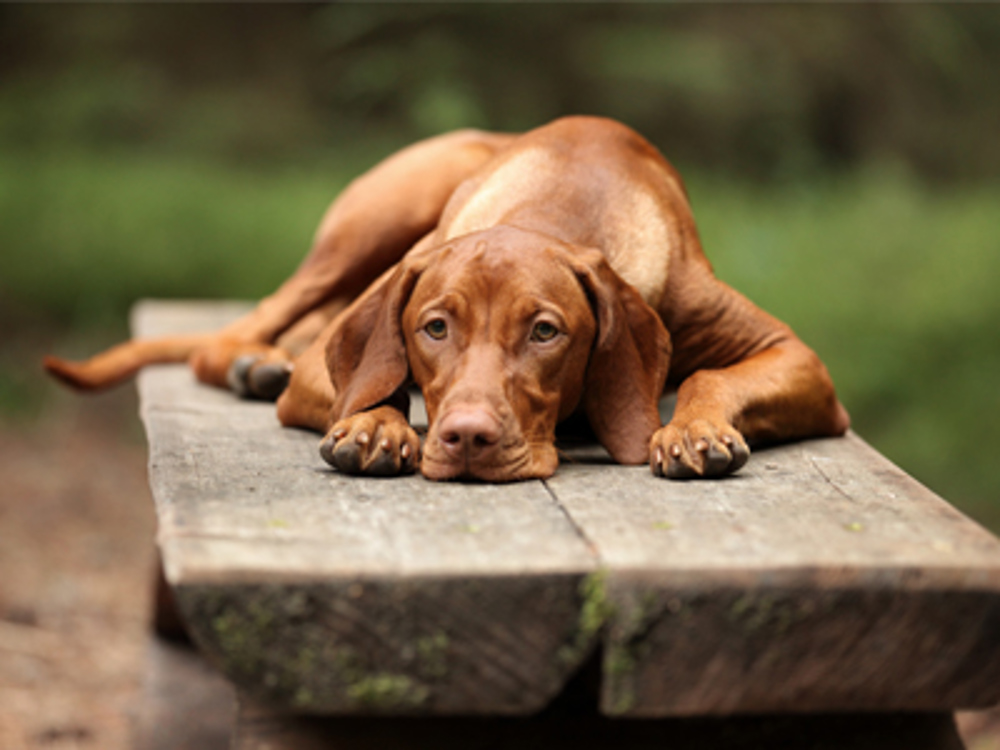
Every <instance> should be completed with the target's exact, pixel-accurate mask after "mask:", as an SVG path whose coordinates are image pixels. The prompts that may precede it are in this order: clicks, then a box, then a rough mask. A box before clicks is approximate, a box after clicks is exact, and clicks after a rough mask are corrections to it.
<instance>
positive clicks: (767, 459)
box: [136, 304, 1000, 717]
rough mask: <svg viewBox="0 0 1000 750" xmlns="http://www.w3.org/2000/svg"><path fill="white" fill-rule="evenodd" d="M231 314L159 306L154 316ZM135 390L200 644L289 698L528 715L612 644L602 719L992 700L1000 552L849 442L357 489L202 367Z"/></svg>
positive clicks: (167, 550) (164, 522)
mask: <svg viewBox="0 0 1000 750" xmlns="http://www.w3.org/2000/svg"><path fill="white" fill-rule="evenodd" d="M238 309H239V308H237V307H225V308H220V307H215V306H207V307H205V306H185V305H162V304H161V305H152V306H150V305H147V306H145V307H141V308H140V309H139V312H138V313H137V317H136V326H137V329H138V330H140V331H141V332H142V333H144V334H148V335H152V334H154V333H160V332H164V331H165V330H167V329H171V330H177V329H186V330H192V329H195V328H201V327H202V326H204V327H209V328H210V327H215V326H217V325H219V324H220V323H222V322H224V320H225V319H226V318H228V317H229V316H232V315H233V314H235V312H236V311H238ZM140 391H141V393H142V403H143V415H144V420H145V422H146V425H147V430H148V433H149V436H150V446H151V481H152V484H153V488H154V496H155V497H156V502H157V508H158V513H159V517H160V544H161V548H162V551H163V556H164V561H165V565H166V569H167V574H168V577H169V579H170V581H171V583H173V584H174V586H175V587H176V589H177V592H178V595H179V598H180V601H181V606H182V607H183V608H184V609H185V610H186V612H187V615H188V617H189V620H190V622H191V624H192V626H193V628H194V630H195V635H196V637H197V638H198V639H199V641H200V642H201V643H202V645H203V646H204V647H205V649H206V650H207V651H208V652H209V654H214V656H215V658H216V660H217V661H218V662H219V663H220V664H221V665H222V666H223V668H224V669H225V670H226V671H227V673H228V674H229V675H230V676H232V677H234V678H235V679H237V680H238V681H239V684H240V685H241V686H242V687H243V689H244V690H246V691H249V692H250V693H253V694H254V695H256V696H258V697H260V698H264V699H266V700H269V701H271V702H274V703H277V704H278V705H284V706H286V707H291V708H295V709H298V710H304V711H311V712H337V713H357V712H362V713H364V712H375V713H377V712H384V713H406V712H410V713H440V714H447V713H510V714H516V713H528V712H531V711H534V710H537V709H539V708H541V707H542V706H544V705H546V703H547V702H548V701H549V700H551V698H552V696H553V695H555V693H556V692H558V690H559V688H560V686H561V685H562V684H563V683H565V681H566V680H567V679H568V678H569V676H570V675H571V674H572V673H573V671H574V670H575V669H576V668H577V667H578V666H579V665H580V664H581V663H582V662H583V660H584V659H585V658H586V657H587V655H588V654H589V653H591V651H592V649H593V647H594V644H595V641H596V639H597V637H600V638H602V639H603V643H604V650H603V653H604V664H603V670H604V677H603V682H602V687H601V690H602V697H601V701H602V706H603V710H604V711H605V712H606V713H611V714H619V715H624V716H647V717H649V716H671V715H694V714H713V713H714V714H725V713H734V712H778V711H805V710H816V711H821V710H822V711H829V710H837V711H843V710H866V711H870V710H926V711H936V710H947V709H953V708H956V707H974V706H983V705H987V704H990V703H992V702H995V701H997V700H998V699H1000V676H998V675H1000V637H998V634H1000V542H998V541H997V540H996V539H995V538H994V537H992V536H991V535H989V534H988V533H987V532H985V531H984V530H982V529H981V528H979V527H978V526H976V525H975V524H974V523H972V522H971V521H969V520H968V519H966V518H965V517H964V516H962V515H961V514H959V513H958V512H957V511H955V510H954V509H953V508H951V506H949V505H948V504H947V503H945V502H944V501H942V500H941V499H940V498H937V497H936V496H935V495H933V493H931V492H929V491H928V490H926V489H925V488H923V487H921V486H919V485H918V484H917V483H916V482H914V481H913V480H912V479H910V478H909V477H907V476H906V475H905V474H904V473H903V472H901V471H900V470H899V469H897V468H896V467H894V466H892V464H890V463H889V462H887V461H886V460H885V459H883V458H882V457H880V456H879V455H878V454H877V453H876V452H875V451H873V450H872V449H871V448H869V447H868V446H866V445H865V444H864V443H863V442H862V441H861V440H860V439H858V438H857V437H856V436H853V435H852V436H850V437H848V438H846V439H839V440H825V441H810V442H805V443H799V444H795V445H790V446H784V447H781V448H775V449H770V450H766V451H758V452H757V453H755V455H754V457H753V459H752V460H751V462H750V464H749V465H748V466H747V467H746V468H745V469H744V470H743V471H742V472H741V473H740V474H739V475H738V476H736V477H734V478H730V479H727V480H722V481H713V482H667V481H663V480H659V479H655V478H653V477H652V476H651V475H650V473H649V471H648V469H645V468H643V467H638V468H634V467H620V466H614V465H611V464H609V463H608V461H607V457H606V456H604V455H603V454H602V452H601V451H600V450H594V449H588V448H582V449H570V450H567V456H568V457H569V460H568V461H567V462H565V463H564V464H563V466H561V467H560V469H559V472H558V473H557V475H556V476H555V477H554V478H552V479H551V480H549V481H547V482H546V483H540V482H527V483H520V484H516V485H506V486H500V487H497V486H488V485H476V484H457V483H445V484H437V483H430V482H426V481H424V480H423V479H420V478H418V477H411V478H405V479H397V480H366V479H357V478H349V477H343V476H340V475H338V474H336V473H335V472H333V471H331V470H329V469H328V468H327V467H326V465H325V464H324V463H323V462H322V461H321V460H320V458H319V456H318V454H317V451H316V443H317V440H316V436H314V435H311V434H308V433H301V432H297V431H293V430H281V429H278V427H277V423H276V421H275V419H274V413H273V407H272V406H270V405H268V404H259V403H252V402H239V401H237V400H236V399H234V398H232V397H231V396H229V395H228V394H226V393H222V392H220V391H215V390H212V389H207V388H198V387H195V386H194V385H193V384H192V381H191V378H190V375H189V374H188V373H187V371H186V369H185V368H181V367H169V368H153V369H150V370H149V371H147V372H146V373H144V374H143V376H142V378H141V380H140ZM595 571H598V572H596V573H595ZM602 621H603V622H604V628H603V630H600V625H601V623H602ZM599 630H600V634H599Z"/></svg>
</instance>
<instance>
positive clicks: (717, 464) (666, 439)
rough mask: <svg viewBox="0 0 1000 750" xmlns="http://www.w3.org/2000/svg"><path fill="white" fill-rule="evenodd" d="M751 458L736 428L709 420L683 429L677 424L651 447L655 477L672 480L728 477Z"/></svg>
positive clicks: (657, 435)
mask: <svg viewBox="0 0 1000 750" xmlns="http://www.w3.org/2000/svg"><path fill="white" fill-rule="evenodd" d="M749 458H750V449H749V448H748V447H747V444H746V441H745V440H744V439H743V436H742V435H740V433H739V432H738V431H737V430H736V428H735V427H733V426H732V425H730V424H728V423H725V422H722V423H719V424H715V423H713V422H711V421H709V420H707V419H693V420H691V421H690V422H688V423H686V424H682V425H678V424H676V420H674V421H672V422H670V424H668V425H667V426H666V427H661V428H660V429H659V430H657V431H656V432H655V433H654V434H653V438H652V440H651V441H650V444H649V465H650V468H651V469H652V470H653V473H654V474H655V475H657V476H661V477H670V478H671V479H692V478H695V477H721V476H725V475H726V474H732V473H733V472H734V471H737V470H738V469H739V468H740V467H742V466H743V464H745V463H746V462H747V459H749Z"/></svg>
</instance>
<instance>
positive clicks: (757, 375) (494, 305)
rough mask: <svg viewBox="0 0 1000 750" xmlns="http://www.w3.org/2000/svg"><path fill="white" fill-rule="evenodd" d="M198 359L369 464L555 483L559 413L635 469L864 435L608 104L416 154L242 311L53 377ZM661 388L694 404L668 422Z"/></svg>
mask: <svg viewBox="0 0 1000 750" xmlns="http://www.w3.org/2000/svg"><path fill="white" fill-rule="evenodd" d="M184 360H187V361H189V362H190V365H191V367H192V368H193V370H194V372H195V374H196V376H197V377H198V379H199V380H201V381H203V382H205V383H210V384H212V385H217V386H222V387H228V388H231V389H233V390H235V391H236V392H238V393H239V394H241V395H249V396H256V397H265V398H274V397H277V410H278V418H279V419H280V421H281V423H282V424H284V425H287V426H295V427H305V428H309V429H312V430H316V431H319V432H321V433H323V434H324V435H325V437H324V438H323V441H322V443H321V446H320V452H321V453H322V455H323V457H324V458H325V459H326V460H327V461H328V462H329V463H330V464H332V465H333V466H335V467H337V468H338V469H340V470H341V471H345V472H349V473H356V474H370V475H394V474H401V473H407V472H411V471H414V470H416V469H418V468H419V470H420V471H421V472H422V473H423V474H424V475H425V476H427V477H428V478H431V479H452V478H471V479H481V480H486V481H496V482H500V481H509V480H518V479H527V478H537V477H547V476H549V475H551V474H552V473H553V472H554V471H555V470H556V468H557V465H558V463H559V459H558V455H557V451H556V448H555V430H556V425H557V424H558V423H559V422H560V421H562V420H564V419H566V418H567V417H569V416H571V415H573V414H575V413H578V412H582V413H583V414H584V415H585V416H586V418H587V419H588V420H589V423H590V425H591V427H592V429H593V432H594V434H595V435H596V437H597V439H598V440H599V441H600V442H601V444H602V445H603V446H604V447H605V448H606V449H607V451H608V452H609V453H610V454H611V456H612V457H613V458H614V459H615V460H616V461H618V462H620V463H624V464H637V463H643V462H646V461H648V462H649V463H650V466H651V467H652V470H653V472H654V473H655V474H657V475H662V476H667V477H676V478H689V477H718V476H722V475H725V474H729V473H731V472H734V471H736V470H737V469H739V468H740V467H741V466H742V465H743V464H744V463H745V462H746V461H747V459H748V457H749V449H748V447H747V446H748V443H749V444H755V443H763V442H774V441H785V440H791V439H795V438H804V437H809V436H821V435H839V434H842V433H843V432H844V431H845V430H846V429H847V427H848V416H847V413H846V412H845V410H844V408H843V407H842V406H841V405H840V403H839V402H838V401H837V398H836V395H835V393H834V389H833V385H832V383H831V381H830V377H829V375H828V373H827V370H826V368H825V367H824V366H823V364H822V363H821V362H820V360H819V359H818V358H817V356H816V355H815V354H814V353H813V352H812V351H811V350H810V349H809V348H807V347H806V346H805V345H804V344H803V343H802V342H801V341H800V340H799V339H798V338H796V336H795V334H793V333H792V331H791V330H790V329H789V328H788V326H786V325H785V324H783V323H781V322H780V321H778V320H776V319H775V318H773V317H771V316H770V315H767V314H766V313H764V312H763V311H761V310H760V309H758V308H757V307H755V306H754V305H753V304H752V303H751V302H749V301H748V300H747V299H746V298H744V297H743V296H741V295H740V294H738V293H737V292H736V291H734V290H733V289H731V288H730V287H728V286H726V285H725V284H723V283H721V282H720V281H718V280H717V279H716V278H715V277H714V275H713V273H712V268H711V266H710V264H709V262H708V261H707V260H706V258H705V256H704V255H703V253H702V250H701V246H700V243H699V240H698V234H697V232H696V230H695V225H694V220H693V218H692V215H691V209H690V207H689V205H688V200H687V197H686V193H685V190H684V187H683V185H682V183H681V179H680V177H679V176H678V174H677V173H676V172H675V171H674V170H673V168H672V167H671V166H670V165H669V164H668V163H667V162H666V161H665V160H664V159H663V157H662V156H661V155H660V154H659V153H658V152H657V151H656V149H654V148H653V147H652V146H651V145H650V144H649V143H647V142H646V141H645V140H644V139H643V138H642V137H641V136H639V135H638V134H636V133H635V132H633V131H632V130H630V129H629V128H627V127H625V126H623V125H621V124H618V123H616V122H613V121H610V120H605V119H599V118H591V117H571V118H565V119H560V120H557V121H555V122H553V123H551V124H549V125H546V126H544V127H541V128H538V129H537V130H533V131H531V132H529V133H526V134H524V135H520V136H515V135H500V134H491V133H483V132H477V131H462V132H457V133H452V134H449V135H444V136H441V137H438V138H432V139H430V140H427V141H424V142H421V143H418V144H416V145H414V146H411V147H410V148H407V149H404V150H403V151H401V152H399V153H397V154H395V155H394V156H392V157H390V158H389V159H387V160H386V161H384V162H383V163H381V164H379V165H378V166H376V167H375V168H374V169H372V170H371V171H370V172H368V173H366V174H365V175H363V176H362V177H360V178H358V179H357V180H356V181H354V182H353V183H352V184H351V185H350V186H349V187H348V188H347V189H346V190H345V191H344V192H343V194H342V195H341V196H340V197H339V198H338V199H337V200H336V201H335V202H334V203H333V205H332V206H331V207H330V209H329V210H328V212H327V214H326V216H325V217H324V218H323V221H322V223H321V224H320V227H319V231H318V232H317V235H316V240H315V244H314V246H313V248H312V250H311V252H310V253H309V255H308V256H307V257H306V259H305V261H304V262H303V263H302V265H301V267H300V268H299V269H298V270H297V271H296V272H295V274H294V275H293V276H292V277H291V278H290V279H288V281H286V282H285V283H284V284H283V285H282V286H281V287H280V288H279V289H278V291H277V292H275V293H274V294H273V295H271V296H269V297H267V298H265V299H264V300H262V301H261V302H260V304H259V305H258V306H257V307H256V308H255V309H254V310H253V311H252V312H251V313H249V314H248V315H246V316H245V317H244V318H242V319H240V320H239V321H237V322H235V323H233V324H232V325H230V326H228V327H226V328H225V329H223V330H221V331H219V332H217V333H213V334H208V335H202V336H183V337H174V338H166V339H157V340H149V341H141V340H137V341H131V342H127V343H125V344H122V345H120V346H118V347H115V348H113V349H110V350H108V351H107V352H105V353H103V354H99V355H97V356H96V357H94V358H93V359H90V360H88V361H86V362H81V363H73V362H67V361H64V360H60V359H56V358H52V357H50V358H48V359H47V360H46V367H47V368H48V370H49V371H50V372H51V373H52V374H53V375H55V376H56V377H58V378H60V379H62V380H63V381H65V382H67V383H70V384H72V385H74V386H77V387H80V388H84V389H95V388H102V387H105V386H109V385H112V384H115V383H117V382H119V381H121V380H123V379H125V378H127V377H129V376H130V375H132V374H133V373H135V372H136V371H137V370H138V369H139V368H140V367H142V366H143V365H146V364H149V363H154V362H171V361H184ZM410 384H416V386H418V387H419V388H420V390H421V391H422V392H423V395H424V397H425V400H426V404H427V413H428V417H429V428H428V431H427V435H426V438H425V441H424V444H423V447H422V448H421V444H420V440H419V438H418V436H417V433H416V432H415V431H414V430H413V428H412V427H410V425H409V423H408V420H407V411H408V399H407V395H406V394H407V387H408V386H409V385H410ZM665 388H668V389H671V388H676V389H677V405H676V409H675V412H674V416H673V419H672V420H671V421H670V423H669V424H667V425H666V426H661V423H660V418H659V412H658V410H657V403H658V400H659V398H660V396H661V395H662V393H663V392H664V389H665Z"/></svg>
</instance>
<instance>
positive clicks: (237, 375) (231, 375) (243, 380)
mask: <svg viewBox="0 0 1000 750" xmlns="http://www.w3.org/2000/svg"><path fill="white" fill-rule="evenodd" d="M291 375H292V363H291V362H288V361H286V360H278V361H265V360H264V357H263V356H261V355H259V354H244V355H242V356H240V357H237V358H236V359H234V360H233V363H232V364H231V365H230V366H229V371H228V372H227V373H226V383H227V384H228V385H229V390H231V391H232V392H233V393H235V394H236V395H237V396H239V397H240V398H259V399H264V400H267V401H273V400H274V399H276V398H278V396H280V395H281V394H282V392H283V391H284V390H285V388H286V387H288V381H289V378H291Z"/></svg>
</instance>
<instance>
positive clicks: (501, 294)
mask: <svg viewBox="0 0 1000 750" xmlns="http://www.w3.org/2000/svg"><path fill="white" fill-rule="evenodd" d="M669 359H670V338H669V336H668V334H667V331H666V329H665V328H664V327H663V324H662V323H661V321H660V319H659V317H658V316H657V315H656V313H655V312H654V311H653V310H652V309H651V308H650V307H649V306H648V305H647V304H646V303H645V302H644V301H643V300H642V298H641V297H640V296H639V294H638V292H636V291H635V289H633V288H632V287H631V286H629V285H628V284H626V283H625V282H624V281H622V280H621V278H619V277H618V276H617V274H615V273H614V271H612V269H611V268H610V266H609V265H608V264H607V262H606V261H605V259H604V257H603V256H602V255H601V254H600V253H599V252H597V251H595V250H585V249H581V248H576V247H573V246H570V245H567V244H565V243H562V242H559V241H558V240H555V239H553V238H550V237H546V236H544V235H540V234H536V233H533V232H526V231H523V230H519V229H513V228H509V227H498V228H493V229H489V230H486V231H483V232H478V233H475V234H472V235H467V236H465V237H462V238H459V239H455V240H452V241H448V242H446V243H444V244H442V245H440V246H438V247H435V248H430V249H427V250H422V251H416V252H414V253H411V255H410V256H408V257H407V258H406V259H405V260H404V261H403V262H402V263H400V264H399V265H398V266H397V267H396V268H395V269H393V270H392V271H390V272H389V273H388V274H386V276H384V277H383V278H382V279H380V280H379V282H377V284H376V286H375V287H374V288H373V289H372V290H371V292H370V293H369V294H368V295H367V296H366V298H365V299H364V300H361V301H359V304H357V305H355V306H354V307H353V308H352V309H351V310H349V311H348V313H346V314H345V316H344V320H343V323H342V324H341V325H339V326H338V327H337V330H336V332H335V333H334V335H333V336H332V337H331V339H330V344H329V348H328V350H327V361H328V367H329V370H330V375H331V379H332V381H333V384H334V387H335V389H336V392H337V398H336V401H335V404H334V414H333V418H334V421H336V420H337V419H341V418H343V417H345V416H348V415H350V414H353V413H356V412H358V411H362V410H365V409H369V408H371V407H373V406H375V405H377V404H379V403H382V402H385V401H388V400H390V399H392V398H393V396H394V394H396V393H397V392H398V391H399V389H400V388H402V387H404V386H405V385H406V383H407V382H408V381H409V380H411V379H412V380H413V381H414V382H415V383H416V384H417V386H419V387H420V389H421V391H422V392H423V394H424V398H425V401H426V403H427V414H428V417H429V428H428V433H427V438H426V441H425V445H424V451H423V460H422V463H421V471H422V472H423V474H424V475H425V476H427V477H429V478H431V479H450V478H457V477H468V478H476V479H483V480H487V481H509V480H515V479H528V478H538V477H546V476H549V475H551V474H552V473H553V472H554V471H555V469H556V466H557V465H558V457H557V454H556V450H555V445H554V442H555V428H556V424H557V423H558V422H559V421H560V420H562V419H565V418H566V417H568V416H569V415H570V414H572V413H573V412H574V411H576V410H577V409H578V408H580V407H582V408H583V409H584V411H585V413H586V415H587V417H588V419H589V421H590V423H591V426H592V427H593V430H594V432H595V434H596V435H597V438H598V439H599V440H600V442H601V443H602V444H603V445H604V446H605V448H607V450H608V452H609V453H610V454H611V456H612V457H613V458H614V459H615V460H616V461H618V462H620V463H630V464H631V463H643V462H645V461H646V460H647V458H648V444H649V439H650V437H651V435H652V434H653V432H654V431H655V430H656V429H657V428H658V427H659V414H658V411H657V402H658V399H659V396H660V393H661V390H662V388H663V383H664V380H665V379H666V375H667V368H668V365H669Z"/></svg>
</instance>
